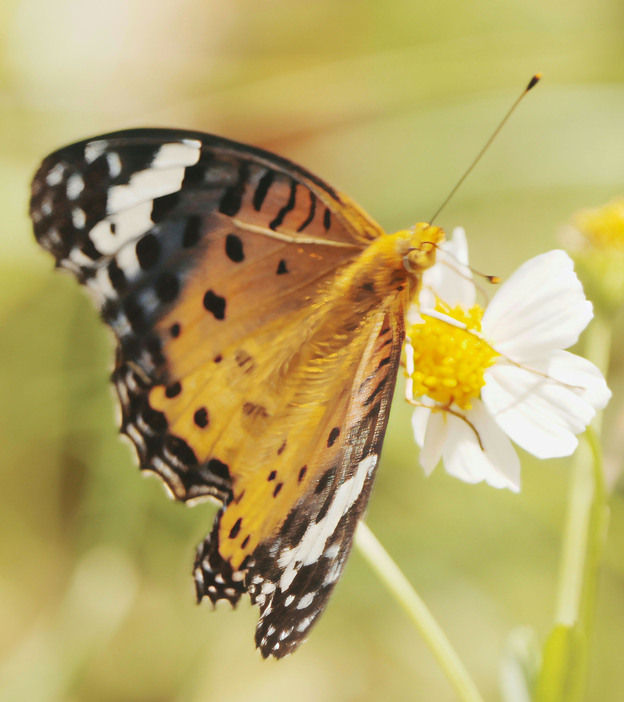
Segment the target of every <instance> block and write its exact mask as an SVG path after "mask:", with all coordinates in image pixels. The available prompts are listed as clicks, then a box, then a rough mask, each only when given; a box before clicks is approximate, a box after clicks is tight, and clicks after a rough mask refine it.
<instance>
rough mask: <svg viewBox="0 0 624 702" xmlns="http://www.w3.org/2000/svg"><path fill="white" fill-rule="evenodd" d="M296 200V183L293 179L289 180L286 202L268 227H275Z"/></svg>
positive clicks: (281, 221) (280, 222)
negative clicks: (288, 192)
mask: <svg viewBox="0 0 624 702" xmlns="http://www.w3.org/2000/svg"><path fill="white" fill-rule="evenodd" d="M296 200H297V183H296V182H295V181H294V180H291V181H290V195H289V196H288V202H287V203H286V204H285V205H284V206H283V207H282V208H281V209H280V211H279V212H278V213H277V215H276V217H275V219H274V220H273V221H272V222H270V223H269V229H273V230H275V229H277V228H278V227H279V226H280V225H281V224H282V223H283V221H284V218H285V217H286V215H287V214H288V213H289V212H290V211H291V210H293V209H294V207H295V202H296Z"/></svg>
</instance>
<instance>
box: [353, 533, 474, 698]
mask: <svg viewBox="0 0 624 702" xmlns="http://www.w3.org/2000/svg"><path fill="white" fill-rule="evenodd" d="M355 544H356V546H357V548H358V550H359V552H360V553H361V554H362V556H364V558H365V559H366V561H367V562H368V564H369V565H370V566H371V567H372V568H373V570H374V571H375V573H376V574H377V576H378V577H379V579H380V580H381V581H382V582H383V583H384V585H385V586H386V588H387V589H388V591H389V592H390V594H391V595H392V596H393V597H394V599H395V600H396V601H397V603H398V604H399V605H400V606H401V607H402V608H403V609H404V610H405V612H406V613H407V615H408V616H409V618H410V619H411V620H412V622H413V623H414V624H415V625H416V628H417V629H418V631H419V632H420V634H421V636H422V637H423V638H424V639H425V641H426V643H427V645H428V646H429V648H430V649H431V652H432V653H433V655H434V656H435V658H436V659H437V661H438V663H439V664H440V667H441V668H442V670H443V671H444V673H445V675H446V677H447V678H448V680H449V682H450V683H451V685H452V686H453V687H454V688H455V691H456V692H457V695H458V697H459V699H460V700H463V702H483V698H482V697H481V695H480V693H479V691H478V690H477V687H476V685H475V684H474V682H473V681H472V679H471V677H470V675H469V674H468V671H467V670H466V668H465V667H464V664H463V663H462V662H461V660H460V658H459V656H458V655H457V653H456V652H455V650H454V649H453V647H452V646H451V644H450V642H449V640H448V639H447V638H446V635H445V634H444V632H443V631H442V629H441V627H440V625H439V624H438V622H437V621H436V620H435V619H434V617H433V615H432V614H431V612H430V611H429V609H428V608H427V605H425V603H424V602H423V601H422V599H421V598H420V596H419V595H418V593H417V592H416V590H414V588H413V587H412V585H411V584H410V583H409V581H408V580H407V578H406V577H405V575H404V574H403V572H402V571H401V569H400V568H399V566H398V565H397V564H396V563H395V562H394V561H393V560H392V558H391V557H390V555H389V554H388V552H387V551H386V550H385V549H384V547H383V546H382V545H381V544H380V543H379V541H378V540H377V538H376V537H375V535H374V534H373V533H372V531H371V530H370V529H369V528H368V527H367V526H366V525H365V524H364V523H363V522H360V523H359V525H358V530H357V533H356V536H355Z"/></svg>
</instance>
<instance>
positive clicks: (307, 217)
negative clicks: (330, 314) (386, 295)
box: [30, 129, 380, 500]
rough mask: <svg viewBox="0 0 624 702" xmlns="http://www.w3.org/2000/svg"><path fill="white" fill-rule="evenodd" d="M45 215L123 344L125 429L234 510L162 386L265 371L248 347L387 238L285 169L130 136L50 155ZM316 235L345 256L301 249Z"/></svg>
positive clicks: (174, 482) (36, 187)
mask: <svg viewBox="0 0 624 702" xmlns="http://www.w3.org/2000/svg"><path fill="white" fill-rule="evenodd" d="M30 211H31V217H32V219H33V222H34V229H35V235H36V238H37V240H38V241H39V243H40V244H41V245H42V246H43V247H44V248H46V249H47V250H48V251H50V252H51V253H52V254H53V255H54V257H55V258H56V261H57V265H58V266H60V267H62V268H65V269H68V270H70V271H72V272H73V273H74V274H75V275H76V276H77V278H78V280H79V281H80V282H81V283H84V284H85V285H86V286H87V287H88V288H89V289H90V290H91V292H92V293H93V294H94V296H95V298H96V301H97V303H98V305H99V307H100V310H101V313H102V316H103V318H104V320H105V321H106V322H107V323H108V324H109V325H110V326H111V327H112V328H113V331H114V332H115V335H116V337H117V341H118V350H117V360H116V365H115V371H114V374H113V382H114V383H115V386H116V388H117V391H118V394H119V397H120V401H121V406H122V414H123V421H122V431H123V432H124V433H126V434H127V435H128V436H129V437H130V438H131V440H132V441H133V442H134V444H135V446H136V448H137V451H138V453H139V458H140V462H141V467H142V468H143V469H146V470H152V471H155V472H156V473H158V474H159V475H161V477H162V478H163V479H164V480H165V482H166V484H167V485H168V486H169V488H170V490H171V491H172V492H173V494H174V495H175V497H176V498H177V499H182V500H187V499H191V498H197V497H202V496H205V495H213V496H216V497H218V498H220V499H222V500H223V499H225V498H226V497H227V496H228V491H229V487H228V477H227V475H224V469H223V467H222V465H221V464H220V463H218V462H216V461H215V462H213V463H212V464H210V466H209V467H208V468H207V467H206V464H204V465H200V464H199V462H198V461H197V460H193V458H192V455H191V454H192V451H191V450H188V449H189V447H188V445H187V443H186V442H185V441H184V439H181V437H179V436H176V435H173V433H172V432H170V431H168V427H169V423H168V422H167V418H166V417H165V416H164V414H163V413H162V412H160V411H157V410H155V409H154V407H153V403H150V400H149V395H150V392H151V390H152V389H153V388H154V387H159V386H160V387H162V388H164V391H163V392H164V393H165V395H166V396H168V395H172V394H175V390H176V388H177V385H176V383H177V382H178V381H179V379H180V378H182V377H188V376H191V377H192V378H193V380H194V381H196V382H200V381H199V380H197V379H196V378H195V376H194V375H193V374H194V372H195V371H197V369H202V368H203V369H204V370H203V371H202V372H200V375H201V376H202V379H203V380H204V382H207V381H209V380H210V376H211V372H212V371H214V373H216V374H217V375H219V376H220V377H228V376H230V375H236V374H237V372H238V369H241V368H242V369H243V371H247V370H249V366H250V364H251V363H252V361H251V360H250V355H249V352H248V351H247V350H245V349H244V348H242V347H240V344H238V342H239V341H240V339H241V338H242V337H244V336H245V335H249V334H253V332H254V331H255V330H256V329H257V328H259V327H262V328H264V329H266V330H270V329H274V328H276V327H277V328H281V327H283V324H284V317H285V316H286V315H287V314H288V313H291V312H292V311H293V310H296V309H298V308H299V307H300V306H301V304H302V299H303V301H304V302H305V298H306V296H307V299H308V300H309V299H310V298H311V297H312V296H313V295H314V294H315V292H316V290H317V289H318V287H319V286H321V285H322V284H323V281H324V280H325V279H326V278H328V277H331V276H332V275H333V274H334V272H335V270H336V269H337V268H339V267H340V266H341V265H343V264H344V263H345V262H347V261H349V260H351V259H352V258H353V257H354V256H355V255H356V254H357V253H358V251H359V249H361V248H362V246H363V245H364V241H365V240H366V239H367V238H373V237H375V236H377V235H379V233H380V230H379V228H378V227H377V226H376V225H375V224H374V223H372V222H371V221H370V220H368V218H366V217H365V215H363V214H362V213H361V212H360V211H359V210H358V209H357V208H356V207H355V206H354V205H352V204H351V203H350V202H349V201H347V200H346V199H345V198H344V196H342V195H339V194H338V193H336V191H335V190H333V189H332V188H331V187H329V186H327V185H325V184H324V183H323V182H322V181H321V180H320V179H318V178H317V177H316V176H314V175H312V174H310V173H308V172H307V171H304V170H303V169H301V168H299V167H298V166H295V165H294V164H292V163H290V162H288V161H286V160H285V159H280V158H279V157H277V156H273V155H271V154H268V153H266V152H263V151H261V150H259V149H253V148H252V147H247V146H243V145H240V144H236V143H234V142H230V141H227V140H225V139H220V138H217V137H213V136H210V135H205V134H200V133H194V132H180V131H177V130H161V129H158V130H153V129H145V130H143V129H140V130H129V131H124V132H117V133H113V134H108V135H104V136H102V137H97V138H95V139H90V140H87V141H84V142H80V143H78V144H75V145H72V146H69V147H66V148H65V149H62V150H60V151H58V152H56V153H54V154H52V155H50V156H49V157H48V158H46V159H45V161H44V162H43V163H42V165H41V167H40V169H39V171H38V172H37V174H36V176H35V178H34V180H33V185H32V198H31V206H30ZM258 232H262V233H258ZM284 233H285V234H284ZM271 234H274V235H275V236H274V237H272V236H270V235H271ZM280 236H286V240H285V239H284V238H278V237H280ZM311 238H312V239H314V240H316V241H327V242H329V244H334V245H329V244H328V245H326V246H324V245H322V244H321V245H319V244H313V243H307V244H304V243H301V245H299V244H300V242H304V241H309V240H310V239H311ZM336 244H338V245H336ZM251 303H253V304H251ZM237 345H238V346H237ZM233 347H237V348H233ZM226 349H232V355H230V356H228V355H227V354H225V353H224V352H225V351H226ZM222 360H223V363H221V361H222ZM219 364H221V365H219ZM217 366H219V367H218V368H217ZM232 366H233V367H232ZM224 412H225V414H227V410H224ZM224 416H225V415H222V417H224ZM215 417H216V414H215V416H214V417H213V419H214V418H215ZM206 419H209V417H206V418H204V417H203V412H199V414H198V415H197V417H195V413H194V416H193V422H192V423H191V426H190V427H189V429H190V430H193V431H196V432H197V431H198V430H199V429H204V427H202V426H201V425H202V424H204V423H205V420H206ZM212 424H213V425H214V422H212ZM178 426H179V425H178ZM213 430H214V431H222V429H220V428H218V427H213ZM208 433H210V431H204V432H203V435H204V436H203V437H202V440H204V441H205V438H206V436H205V435H206V434H208Z"/></svg>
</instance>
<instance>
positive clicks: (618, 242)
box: [574, 198, 624, 250]
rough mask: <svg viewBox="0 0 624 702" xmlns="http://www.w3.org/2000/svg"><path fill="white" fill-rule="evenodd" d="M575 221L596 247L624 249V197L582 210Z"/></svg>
mask: <svg viewBox="0 0 624 702" xmlns="http://www.w3.org/2000/svg"><path fill="white" fill-rule="evenodd" d="M574 223H575V225H576V227H577V228H578V230H579V231H580V232H582V233H583V234H584V236H585V238H586V239H587V240H588V242H589V243H591V244H592V245H593V246H595V247H596V248H610V249H620V250H624V198H619V199H617V200H613V202H610V203H609V204H607V205H605V206H604V207H600V208H598V209H596V210H582V211H581V212H579V213H578V214H577V215H576V217H575V218H574Z"/></svg>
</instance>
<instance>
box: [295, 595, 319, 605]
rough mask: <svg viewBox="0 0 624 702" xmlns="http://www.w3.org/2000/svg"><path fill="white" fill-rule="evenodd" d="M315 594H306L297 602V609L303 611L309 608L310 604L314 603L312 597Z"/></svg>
mask: <svg viewBox="0 0 624 702" xmlns="http://www.w3.org/2000/svg"><path fill="white" fill-rule="evenodd" d="M315 594H316V593H315V592H308V593H306V594H305V595H304V596H303V597H302V598H301V599H300V600H299V602H297V609H305V608H306V607H309V606H310V605H311V604H312V602H313V601H314V595H315Z"/></svg>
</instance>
